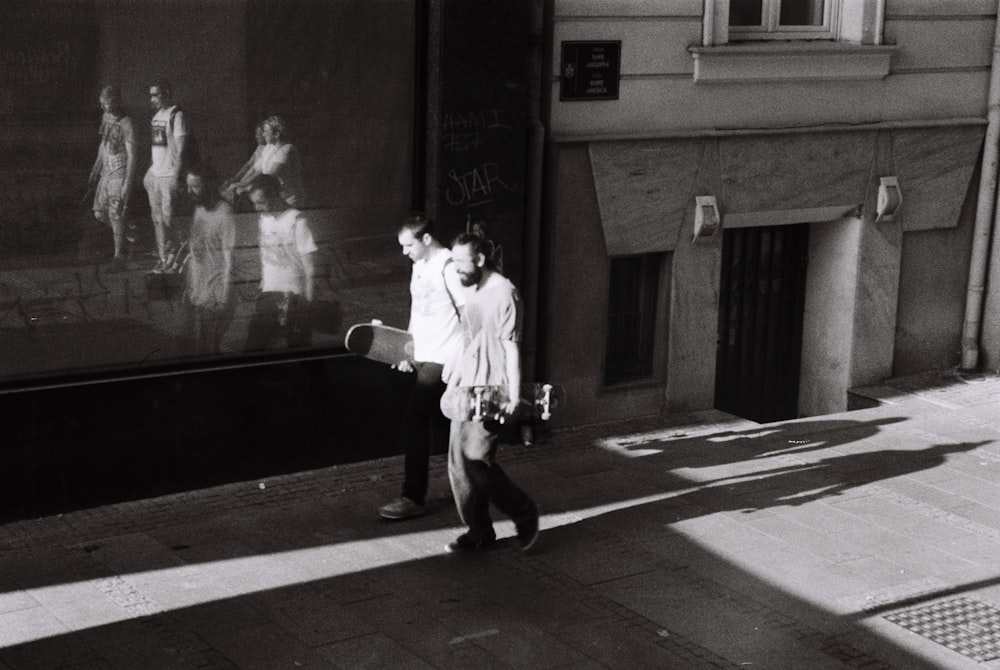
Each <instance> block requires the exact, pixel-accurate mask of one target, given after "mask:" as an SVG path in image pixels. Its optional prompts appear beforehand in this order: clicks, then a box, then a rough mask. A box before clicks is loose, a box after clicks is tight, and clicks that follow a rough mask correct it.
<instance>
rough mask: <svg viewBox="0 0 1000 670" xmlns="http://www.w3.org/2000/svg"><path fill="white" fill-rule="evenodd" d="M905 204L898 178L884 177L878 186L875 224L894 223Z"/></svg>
mask: <svg viewBox="0 0 1000 670" xmlns="http://www.w3.org/2000/svg"><path fill="white" fill-rule="evenodd" d="M902 204H903V192H902V191H900V190H899V178H898V177H882V178H881V179H880V180H879V185H878V202H877V203H876V204H875V222H876V223H882V222H886V221H892V218H893V217H894V216H896V212H898V211H899V206H900V205H902Z"/></svg>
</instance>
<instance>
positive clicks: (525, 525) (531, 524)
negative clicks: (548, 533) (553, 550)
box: [515, 509, 539, 551]
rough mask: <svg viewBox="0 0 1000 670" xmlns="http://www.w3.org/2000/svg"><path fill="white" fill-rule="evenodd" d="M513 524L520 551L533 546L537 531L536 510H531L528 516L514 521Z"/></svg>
mask: <svg viewBox="0 0 1000 670" xmlns="http://www.w3.org/2000/svg"><path fill="white" fill-rule="evenodd" d="M515 526H516V527H517V544H518V546H519V547H520V548H521V551H528V550H529V549H531V548H532V547H533V546H535V542H537V541H538V533H539V528H538V510H537V509H535V510H533V511H532V514H531V516H530V517H528V518H527V519H524V520H523V521H520V522H518V523H516V524H515Z"/></svg>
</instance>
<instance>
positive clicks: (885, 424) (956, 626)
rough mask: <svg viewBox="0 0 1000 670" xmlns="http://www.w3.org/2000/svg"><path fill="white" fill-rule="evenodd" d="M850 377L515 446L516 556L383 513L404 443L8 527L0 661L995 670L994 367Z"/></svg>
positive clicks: (432, 517) (450, 517)
mask: <svg viewBox="0 0 1000 670" xmlns="http://www.w3.org/2000/svg"><path fill="white" fill-rule="evenodd" d="M858 393H859V394H860V395H862V396H865V397H869V398H873V399H876V400H878V401H879V404H878V405H877V406H874V407H871V408H868V409H863V410H858V411H854V412H848V413H843V414H838V415H832V416H825V417H816V418H811V419H801V420H798V421H790V422H784V423H778V424H767V425H759V424H755V423H751V422H747V421H742V420H739V419H736V418H734V417H731V416H728V415H725V414H722V413H719V412H702V413H695V414H690V415H681V416H671V417H669V418H667V419H664V420H658V421H641V422H632V423H629V424H620V425H607V426H598V427H588V428H585V429H579V430H563V431H558V432H556V433H554V434H553V435H552V436H551V438H550V439H549V440H548V441H547V442H545V443H542V444H538V445H536V446H533V447H523V446H511V447H506V448H505V449H504V451H503V453H502V454H501V458H500V460H501V462H502V463H503V464H504V465H505V467H506V469H507V470H508V472H510V473H511V474H512V476H513V478H514V479H515V480H516V481H517V482H518V483H519V484H521V485H523V486H524V488H525V489H527V490H528V491H529V492H531V493H532V494H533V496H534V497H535V498H536V499H537V500H538V502H539V503H540V505H541V507H542V511H543V513H544V518H543V522H542V527H543V533H542V536H541V539H540V542H539V545H538V546H537V548H536V549H534V550H533V551H531V552H529V553H527V554H523V553H520V552H518V551H516V550H515V549H514V548H513V546H512V545H511V544H510V543H509V542H507V543H505V544H504V545H503V546H501V548H499V549H497V550H495V551H491V552H486V553H483V554H477V555H461V556H452V555H446V554H445V553H444V552H443V547H444V545H445V544H446V543H447V542H448V541H449V540H451V539H453V538H454V536H455V535H457V534H458V533H459V532H460V530H461V529H460V528H459V526H458V522H457V517H456V514H455V511H454V509H453V508H452V507H451V504H450V502H448V501H439V504H438V506H437V508H436V509H435V510H434V511H433V513H431V514H429V515H428V516H426V517H423V518H420V519H416V520H411V521H405V522H397V523H389V522H383V521H381V520H380V519H379V518H378V517H377V516H376V513H375V510H376V508H377V507H378V506H379V505H380V504H381V503H383V502H385V501H386V500H388V499H389V498H391V497H393V496H394V495H395V494H396V493H397V489H398V487H399V482H400V476H401V472H402V462H401V460H400V459H389V460H384V461H374V462H368V463H362V464H355V465H349V466H340V467H335V468H327V469H323V470H317V471H310V472H303V473H299V474H295V475H290V476H282V477H277V478H274V479H270V480H266V481H252V482H246V483H241V484H233V485H227V486H221V487H217V488H212V489H206V490H199V491H193V492H189V493H184V494H178V495H172V496H167V497H162V498H155V499H148V500H142V501H138V502H132V503H124V504H118V505H110V506H106V507H100V508H95V509H90V510H84V511H80V512H75V513H72V514H65V515H62V516H58V517H50V518H43V519H37V520H29V521H23V522H17V523H9V524H6V525H3V526H0V670H21V669H25V668H31V669H45V670H55V669H58V668H77V669H87V670H96V669H99V668H100V669H104V668H120V669H128V670H133V669H135V668H147V669H156V668H169V669H172V670H173V669H182V668H261V669H265V670H274V669H278V668H531V669H543V668H567V669H569V668H573V669H578V668H579V669H588V668H630V669H631V668H657V669H661V668H767V669H783V668H788V669H794V670H802V669H810V670H812V669H826V668H831V669H832V668H865V669H868V670H874V669H885V668H900V669H906V670H911V669H914V668H1000V378H998V377H996V376H993V375H981V376H974V377H962V376H959V375H957V374H955V373H951V372H942V373H933V374H925V375H919V376H915V377H908V378H904V379H898V380H893V381H892V382H891V383H888V384H886V385H883V386H880V387H877V388H872V389H861V390H859V391H858ZM432 475H433V484H432V487H433V493H436V494H444V493H445V490H446V487H447V483H446V482H447V478H446V475H445V472H444V461H443V459H442V458H440V457H435V460H434V463H433V473H432ZM497 530H498V534H499V535H501V536H510V535H511V534H512V533H513V527H512V526H511V525H510V523H509V522H507V521H506V520H505V521H503V522H502V523H498V525H497Z"/></svg>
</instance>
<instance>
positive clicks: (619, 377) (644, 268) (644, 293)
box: [604, 254, 660, 384]
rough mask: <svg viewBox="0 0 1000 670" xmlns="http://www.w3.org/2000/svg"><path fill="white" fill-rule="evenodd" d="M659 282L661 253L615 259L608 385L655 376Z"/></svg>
mask: <svg viewBox="0 0 1000 670" xmlns="http://www.w3.org/2000/svg"><path fill="white" fill-rule="evenodd" d="M659 283H660V256H659V255H657V254H645V255H642V256H628V257H623V258H614V259H612V260H611V277H610V281H609V290H608V338H607V349H606V350H605V373H604V380H605V383H607V384H615V383H619V382H625V381H630V380H634V379H639V378H642V377H646V376H648V375H650V374H652V372H653V349H654V333H655V326H656V305H657V300H658V295H657V294H658V287H659Z"/></svg>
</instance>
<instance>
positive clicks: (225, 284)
mask: <svg viewBox="0 0 1000 670" xmlns="http://www.w3.org/2000/svg"><path fill="white" fill-rule="evenodd" d="M186 180H187V192H188V195H189V196H190V197H191V200H192V201H193V202H194V204H195V208H194V216H193V218H192V221H191V235H190V237H189V238H188V249H189V255H188V260H187V266H186V271H187V276H186V289H185V297H186V298H187V303H188V305H189V307H190V328H191V330H190V334H191V336H192V339H193V340H194V343H195V353H198V354H218V353H220V352H221V343H222V335H223V333H225V331H226V327H227V326H228V325H229V319H230V316H231V311H232V310H231V306H232V302H231V300H230V295H231V293H230V276H231V273H232V267H233V245H234V244H235V242H236V218H235V217H234V216H233V208H232V206H231V205H230V204H229V203H228V202H226V201H225V200H223V199H222V197H221V196H220V194H219V186H218V179H217V177H216V176H215V174H214V173H213V172H212V171H211V170H208V169H204V168H192V169H189V170H188V172H187V177H186Z"/></svg>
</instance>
